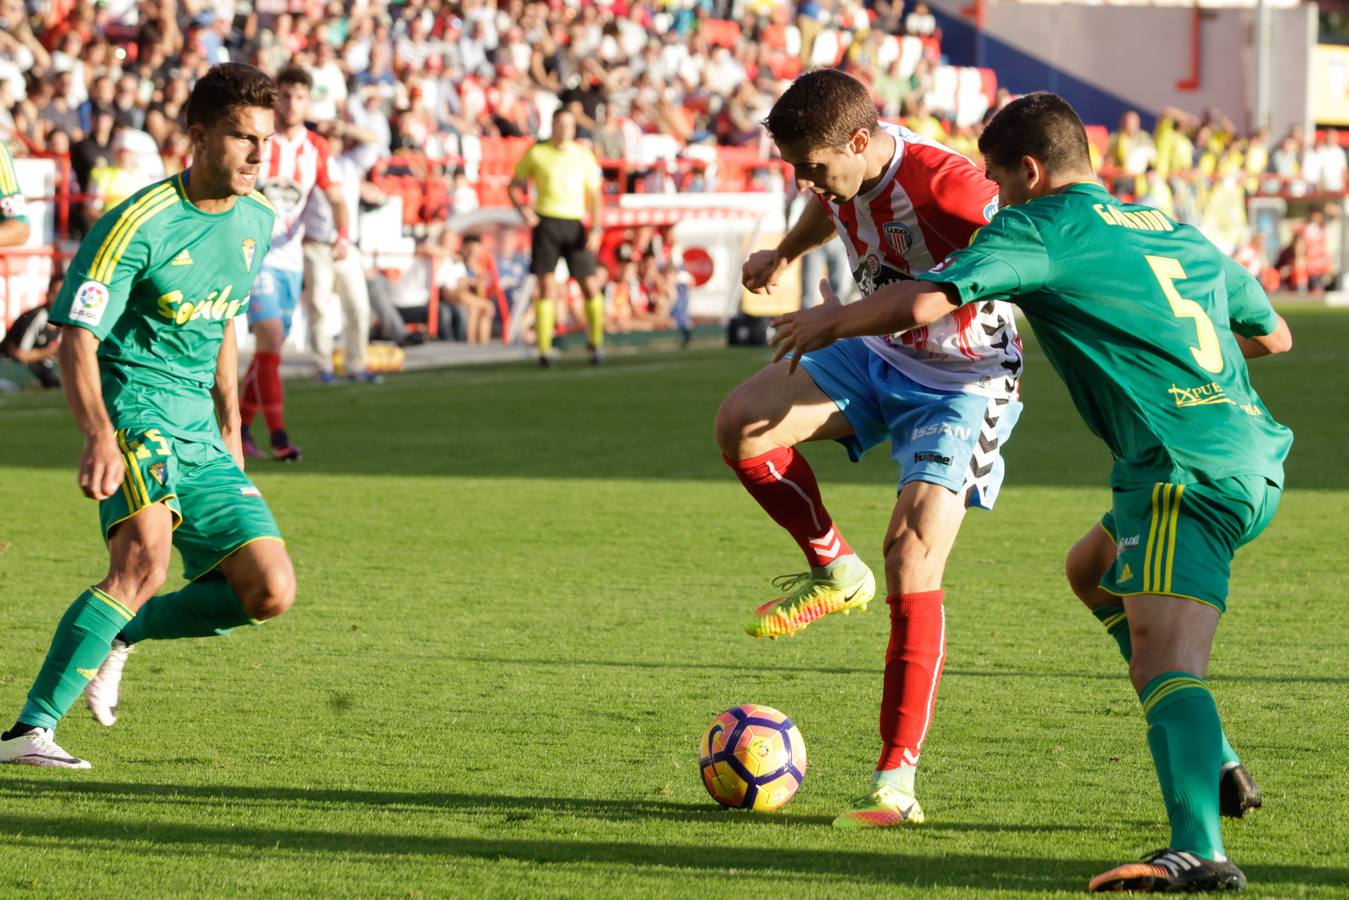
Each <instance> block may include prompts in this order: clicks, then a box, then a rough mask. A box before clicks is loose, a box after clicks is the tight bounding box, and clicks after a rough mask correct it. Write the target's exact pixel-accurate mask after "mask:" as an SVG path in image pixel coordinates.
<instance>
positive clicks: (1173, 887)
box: [1090, 595, 1246, 891]
mask: <svg viewBox="0 0 1349 900" xmlns="http://www.w3.org/2000/svg"><path fill="white" fill-rule="evenodd" d="M1124 606H1125V610H1126V612H1127V614H1128V617H1129V632H1130V638H1131V640H1132V642H1133V659H1132V660H1131V661H1130V663H1129V679H1130V680H1131V681H1132V682H1133V685H1134V689H1135V690H1137V691H1138V699H1139V700H1140V701H1141V702H1142V704H1143V713H1144V715H1145V716H1146V717H1147V721H1148V746H1149V747H1150V748H1151V750H1152V759H1153V763H1154V764H1155V765H1156V767H1157V780H1158V781H1159V782H1160V784H1161V789H1162V798H1163V800H1164V801H1165V803H1166V814H1167V817H1168V818H1169V819H1170V821H1171V842H1170V844H1169V845H1168V847H1167V848H1166V849H1165V850H1163V851H1160V852H1158V853H1155V854H1153V855H1151V856H1149V857H1148V858H1147V859H1146V860H1145V861H1143V862H1139V863H1128V864H1125V865H1122V866H1118V867H1116V868H1114V869H1111V870H1110V871H1108V872H1105V873H1103V874H1101V875H1098V876H1097V877H1096V878H1094V879H1092V881H1091V885H1090V887H1091V890H1093V891H1180V890H1187V891H1190V890H1224V889H1240V888H1242V887H1244V886H1245V884H1246V878H1245V876H1244V875H1243V874H1242V873H1241V870H1240V869H1238V868H1237V867H1236V866H1235V865H1233V864H1232V862H1231V861H1230V860H1228V859H1227V857H1226V856H1225V855H1224V853H1223V839H1222V830H1221V827H1220V825H1219V822H1220V819H1219V814H1218V771H1219V769H1220V767H1221V761H1222V741H1223V738H1222V724H1221V722H1220V721H1219V719H1218V708H1217V706H1215V705H1214V702H1213V695H1212V694H1211V693H1210V692H1209V688H1208V683H1207V682H1206V681H1205V680H1204V676H1205V675H1206V674H1207V673H1208V660H1209V651H1210V649H1211V648H1212V646H1213V635H1214V633H1215V632H1216V630H1217V627H1218V618H1219V612H1218V609H1217V608H1216V607H1214V606H1211V605H1209V604H1208V603H1201V602H1199V601H1196V600H1189V599H1185V598H1181V597H1175V596H1157V595H1140V596H1133V597H1126V598H1125V599H1124Z"/></svg>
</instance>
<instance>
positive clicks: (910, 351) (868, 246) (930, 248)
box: [816, 122, 1021, 397]
mask: <svg viewBox="0 0 1349 900" xmlns="http://www.w3.org/2000/svg"><path fill="white" fill-rule="evenodd" d="M881 129H882V130H884V131H885V132H886V133H887V134H889V135H890V136H891V137H893V138H894V139H895V155H894V158H893V159H892V160H891V161H890V166H889V168H888V169H886V171H885V174H884V175H883V176H882V177H881V180H880V181H879V182H878V183H877V184H876V186H875V187H874V188H872V189H871V190H869V191H867V192H866V193H865V194H858V195H857V196H856V197H854V198H852V199H851V200H846V201H842V202H838V203H835V202H832V201H828V200H825V199H823V198H819V199H820V202H821V203H822V204H823V205H824V207H825V209H826V210H827V211H828V213H829V216H830V218H832V219H833V220H834V228H835V229H836V230H837V231H838V235H839V237H840V238H841V239H842V240H843V244H844V246H845V247H846V248H847V250H848V261H849V263H850V264H851V266H852V270H853V278H854V279H855V280H856V281H857V286H858V287H859V288H860V289H861V291H862V294H863V295H864V296H865V295H867V294H871V293H873V292H875V291H876V290H877V289H878V288H880V287H883V286H884V285H887V284H890V283H892V282H895V281H900V280H904V279H909V278H912V277H914V275H915V274H921V273H923V272H926V271H927V270H928V269H931V268H932V267H933V266H935V265H937V264H938V263H939V262H941V261H942V260H943V259H945V258H946V257H947V255H948V254H950V253H952V252H954V251H955V250H958V249H960V248H962V247H965V246H967V245H968V244H969V242H970V240H971V239H972V238H973V237H974V234H975V232H976V231H978V230H979V229H980V228H982V227H983V226H984V225H986V224H988V221H989V220H990V219H991V218H993V214H994V213H996V212H997V211H998V187H997V185H995V184H994V183H993V182H991V181H989V180H988V179H987V178H985V177H984V174H983V173H982V172H980V171H979V170H978V168H976V167H975V165H974V164H973V163H972V162H970V161H969V160H968V159H966V158H965V157H963V156H961V155H960V154H959V153H957V152H955V151H954V150H951V149H950V148H948V147H945V146H943V145H941V144H938V143H937V142H935V141H931V140H928V139H927V138H924V137H922V136H920V135H918V134H915V133H914V132H912V131H910V130H908V129H907V128H904V127H903V126H900V125H894V124H891V123H889V122H882V123H881ZM816 196H817V197H818V195H816ZM863 340H864V341H865V342H866V344H867V346H868V347H869V348H870V349H871V350H872V352H874V353H876V354H878V355H879V356H881V357H882V358H883V359H884V360H885V361H886V362H888V363H889V364H890V365H892V366H894V367H895V368H896V369H898V370H899V371H900V372H902V373H904V374H905V375H906V376H908V377H909V378H912V379H913V380H914V381H917V382H919V383H921V384H925V385H927V386H928V387H933V388H938V389H940V390H952V391H966V392H969V393H974V394H982V395H985V396H989V397H1011V396H1015V395H1016V390H1017V380H1018V379H1019V378H1020V375H1021V340H1020V339H1019V338H1018V337H1017V333H1016V324H1015V322H1014V321H1013V319H1012V307H1011V304H1009V303H1006V302H1003V301H997V302H985V303H979V304H970V305H968V306H964V307H961V308H960V309H958V310H956V311H955V312H954V313H952V314H951V315H949V316H947V317H945V318H943V319H941V320H940V321H937V322H934V323H932V324H931V325H928V326H926V327H924V328H916V329H914V330H913V331H909V332H905V333H904V334H901V335H888V336H885V337H866V338H863Z"/></svg>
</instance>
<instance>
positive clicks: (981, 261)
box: [918, 208, 1049, 306]
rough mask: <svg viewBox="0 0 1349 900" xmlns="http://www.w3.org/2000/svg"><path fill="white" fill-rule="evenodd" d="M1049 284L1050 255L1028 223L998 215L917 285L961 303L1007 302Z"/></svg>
mask: <svg viewBox="0 0 1349 900" xmlns="http://www.w3.org/2000/svg"><path fill="white" fill-rule="evenodd" d="M1048 278H1049V254H1048V253H1047V252H1046V251H1045V245H1044V242H1043V241H1042V240H1041V239H1040V232H1039V231H1038V230H1037V229H1036V227H1035V223H1034V222H1032V221H1031V219H1030V217H1029V216H1027V215H1026V214H1025V213H1023V212H1021V211H1020V210H1017V209H1012V208H1008V209H1003V210H1000V211H999V212H998V214H997V215H995V216H994V217H993V221H991V222H989V223H988V224H987V225H985V226H984V227H983V228H981V229H979V232H978V234H976V235H975V238H974V240H973V241H971V242H970V245H969V246H968V247H964V248H962V249H960V250H957V251H956V252H955V253H952V254H951V255H950V256H948V257H946V259H945V260H944V261H943V262H941V263H940V264H939V265H936V266H934V267H933V268H932V269H930V270H928V271H927V272H925V273H923V274H922V275H919V276H918V280H919V281H931V282H935V283H938V284H949V285H952V286H954V287H955V289H956V290H957V291H958V292H959V294H960V303H961V305H962V306H963V305H964V304H966V303H973V302H975V301H976V300H1006V299H1010V298H1014V297H1018V296H1020V295H1022V294H1026V293H1029V292H1031V291H1035V290H1038V289H1039V288H1041V287H1043V286H1044V284H1045V281H1046V280H1048Z"/></svg>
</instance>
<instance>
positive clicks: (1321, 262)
mask: <svg viewBox="0 0 1349 900" xmlns="http://www.w3.org/2000/svg"><path fill="white" fill-rule="evenodd" d="M1301 230H1302V240H1303V243H1304V247H1305V254H1306V255H1305V257H1304V259H1305V264H1306V273H1307V290H1309V291H1311V292H1312V293H1314V294H1319V293H1322V292H1324V291H1325V289H1326V288H1327V287H1328V286H1329V284H1330V280H1331V272H1330V248H1329V245H1328V244H1327V242H1326V214H1325V213H1324V212H1322V211H1321V210H1319V209H1314V210H1312V212H1311V214H1310V215H1308V217H1307V224H1305V225H1303V226H1302V229H1301Z"/></svg>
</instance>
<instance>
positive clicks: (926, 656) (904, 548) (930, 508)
mask: <svg viewBox="0 0 1349 900" xmlns="http://www.w3.org/2000/svg"><path fill="white" fill-rule="evenodd" d="M964 517H965V501H964V496H963V494H962V493H957V492H956V491H953V490H951V488H949V487H946V486H944V485H940V484H932V483H930V482H924V481H911V482H909V483H908V484H906V485H904V488H903V490H902V491H901V492H900V495H899V501H898V502H897V503H896V504H895V510H894V514H893V515H892V517H891V520H890V528H889V531H888V532H887V534H886V540H885V578H886V590H887V596H886V603H887V604H889V606H890V643H889V646H888V647H887V648H886V651H885V681H884V687H883V690H882V694H881V715H880V729H881V755H880V759H879V760H878V761H877V763H876V771H875V772H874V773H873V774H872V777H871V790H870V791H869V792H868V793H867V795H866V796H864V797H862V798H861V799H859V800H858V801H857V802H856V803H855V804H854V805H853V808H852V809H850V810H848V811H846V812H844V813H843V814H841V815H840V816H839V817H838V818H837V819H835V820H834V825H835V826H836V827H839V828H884V827H889V826H893V825H902V824H905V823H919V822H922V821H923V810H922V807H921V806H919V805H918V801H917V799H916V797H915V793H914V776H915V775H916V773H917V769H918V760H919V756H920V755H921V753H922V749H923V742H924V740H926V738H927V734H928V731H929V730H930V729H931V727H932V717H933V712H934V710H935V707H936V701H937V685H938V684H939V683H940V681H941V672H942V664H943V662H944V661H945V659H946V611H945V606H944V604H943V601H944V599H945V594H944V593H943V591H942V587H941V585H942V576H943V575H944V573H945V570H946V560H947V558H948V557H949V556H950V553H951V547H952V546H953V545H954V544H955V539H956V535H957V534H958V533H959V531H960V525H961V522H962V521H963V520H964Z"/></svg>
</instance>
